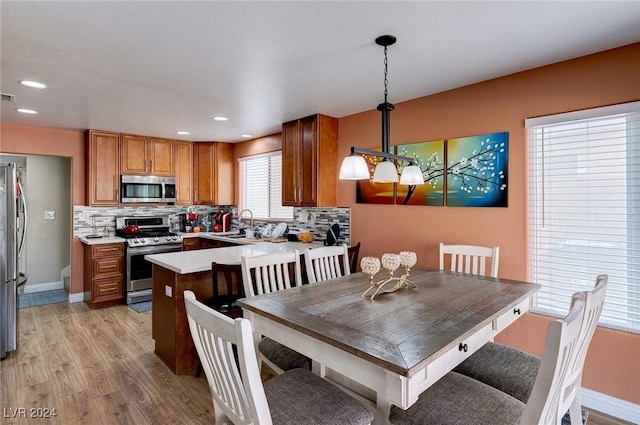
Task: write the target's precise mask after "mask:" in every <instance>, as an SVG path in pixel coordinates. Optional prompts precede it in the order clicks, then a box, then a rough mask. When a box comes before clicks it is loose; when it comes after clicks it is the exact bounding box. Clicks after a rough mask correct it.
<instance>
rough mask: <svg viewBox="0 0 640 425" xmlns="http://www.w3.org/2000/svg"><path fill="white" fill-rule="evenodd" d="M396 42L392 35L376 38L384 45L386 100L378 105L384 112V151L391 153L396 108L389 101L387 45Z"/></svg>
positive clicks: (378, 43)
mask: <svg viewBox="0 0 640 425" xmlns="http://www.w3.org/2000/svg"><path fill="white" fill-rule="evenodd" d="M395 42H396V38H395V37H394V36H392V35H381V36H380V37H378V38H376V44H377V45H379V46H384V102H383V103H381V104H379V105H378V108H377V109H378V111H380V113H381V114H382V152H386V153H389V152H391V142H390V140H391V125H390V122H391V111H393V110H394V109H395V107H394V106H393V104H391V103H389V102H388V101H387V95H388V94H389V90H388V87H387V85H388V83H389V81H388V79H387V75H388V73H389V69H388V65H389V61H388V59H387V47H388V46H391V45H392V44H394V43H395Z"/></svg>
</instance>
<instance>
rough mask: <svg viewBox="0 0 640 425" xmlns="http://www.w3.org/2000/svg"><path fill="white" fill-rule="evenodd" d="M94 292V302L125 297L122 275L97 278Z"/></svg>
mask: <svg viewBox="0 0 640 425" xmlns="http://www.w3.org/2000/svg"><path fill="white" fill-rule="evenodd" d="M92 293H93V303H101V302H105V301H113V300H121V299H122V298H123V297H124V281H123V279H122V278H121V277H114V278H110V279H100V280H96V281H94V282H93V291H92Z"/></svg>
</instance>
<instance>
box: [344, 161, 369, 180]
mask: <svg viewBox="0 0 640 425" xmlns="http://www.w3.org/2000/svg"><path fill="white" fill-rule="evenodd" d="M368 178H369V167H367V161H365V160H364V158H363V157H361V156H360V155H349V156H348V157H346V158H345V159H344V160H343V161H342V165H341V166H340V177H339V179H340V180H363V179H368Z"/></svg>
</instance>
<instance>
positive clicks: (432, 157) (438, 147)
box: [396, 140, 444, 206]
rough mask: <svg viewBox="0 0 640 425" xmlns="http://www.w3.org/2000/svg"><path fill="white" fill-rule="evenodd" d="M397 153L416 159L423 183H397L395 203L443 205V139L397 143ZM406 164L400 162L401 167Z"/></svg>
mask: <svg viewBox="0 0 640 425" xmlns="http://www.w3.org/2000/svg"><path fill="white" fill-rule="evenodd" d="M397 153H398V155H401V156H406V157H408V158H412V159H415V160H416V164H417V165H418V167H420V169H421V170H422V177H423V178H424V184H422V185H415V186H407V185H404V184H399V185H398V187H397V189H396V191H397V193H396V203H397V204H403V205H435V206H443V205H444V140H435V141H432V142H421V143H412V144H410V145H399V146H398V147H397ZM406 165H408V164H401V166H402V167H404V166H406Z"/></svg>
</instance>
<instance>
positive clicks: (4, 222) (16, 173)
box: [0, 163, 26, 359]
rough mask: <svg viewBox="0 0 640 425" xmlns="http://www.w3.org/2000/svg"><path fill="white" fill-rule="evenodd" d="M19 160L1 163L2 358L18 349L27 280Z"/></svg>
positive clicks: (0, 343) (0, 284)
mask: <svg viewBox="0 0 640 425" xmlns="http://www.w3.org/2000/svg"><path fill="white" fill-rule="evenodd" d="M20 174H21V170H20V168H19V167H18V166H17V165H16V164H8V163H0V359H4V358H5V357H6V356H7V353H8V352H10V351H14V350H15V349H16V339H17V338H16V325H17V289H18V286H19V285H21V284H23V283H24V282H25V281H26V276H25V274H24V273H20V271H19V270H18V263H19V262H18V259H19V258H20V255H21V254H22V249H23V248H24V241H25V235H26V204H25V202H24V195H23V193H22V185H21V182H20Z"/></svg>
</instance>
